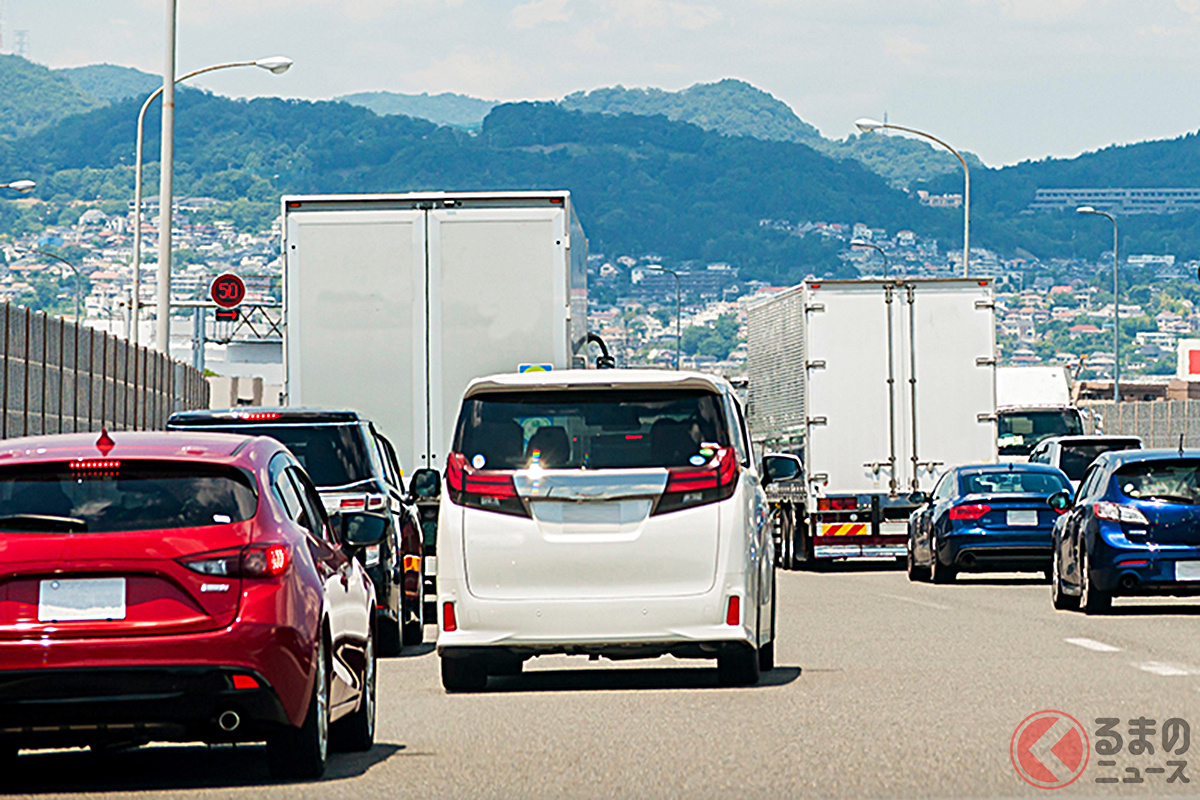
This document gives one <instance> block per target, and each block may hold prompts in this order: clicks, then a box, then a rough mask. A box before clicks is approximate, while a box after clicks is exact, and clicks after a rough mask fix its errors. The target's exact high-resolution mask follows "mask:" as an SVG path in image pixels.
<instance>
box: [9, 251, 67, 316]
mask: <svg viewBox="0 0 1200 800" xmlns="http://www.w3.org/2000/svg"><path fill="white" fill-rule="evenodd" d="M18 252H20V251H18ZM25 252H26V253H32V254H36V255H39V256H46V257H47V258H52V259H54V260H55V261H57V262H59V263H60V264H65V265H67V266H68V267H70V268H71V271H72V272H74V273H75V324H76V325H78V324H79V292H80V290H81V289H82V288H83V275H82V274H81V273H80V272H79V267H77V266H75V265H74V264H72V263H71V262H70V261H67V260H66V259H65V258H63V257H62V256H60V255H55V254H54V253H51V252H50V251H49V250H26V251H25Z"/></svg>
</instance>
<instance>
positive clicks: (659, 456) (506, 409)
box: [454, 389, 729, 469]
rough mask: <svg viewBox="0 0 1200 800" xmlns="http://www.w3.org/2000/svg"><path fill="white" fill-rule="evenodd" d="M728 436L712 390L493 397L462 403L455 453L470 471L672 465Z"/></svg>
mask: <svg viewBox="0 0 1200 800" xmlns="http://www.w3.org/2000/svg"><path fill="white" fill-rule="evenodd" d="M727 431H728V427H727V425H726V423H725V416H724V414H723V413H722V410H721V400H720V396H719V395H715V394H712V393H711V392H704V391H694V390H677V389H672V390H665V389H655V390H636V391H634V390H630V391H620V390H612V389H603V390H597V389H580V390H576V391H556V392H533V393H530V394H518V393H516V392H497V393H494V394H484V395H477V396H475V397H472V398H470V399H468V400H465V401H464V402H463V409H462V414H461V415H460V417H459V420H458V429H457V431H456V433H455V436H454V449H455V451H457V452H460V453H462V454H463V455H464V456H466V459H467V463H468V464H470V465H471V466H473V467H475V468H476V469H521V468H526V467H530V466H532V465H534V464H538V465H539V466H542V467H545V468H550V469H561V468H576V469H620V468H632V467H675V466H686V465H688V464H704V463H705V462H707V461H708V460H709V459H710V458H711V456H712V452H713V450H714V449H715V448H718V447H728V446H729V436H728V433H727ZM706 451H707V452H706Z"/></svg>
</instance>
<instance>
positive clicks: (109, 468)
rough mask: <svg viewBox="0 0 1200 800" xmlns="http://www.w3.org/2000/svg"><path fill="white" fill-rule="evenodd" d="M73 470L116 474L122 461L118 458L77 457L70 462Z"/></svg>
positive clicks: (89, 473) (94, 473)
mask: <svg viewBox="0 0 1200 800" xmlns="http://www.w3.org/2000/svg"><path fill="white" fill-rule="evenodd" d="M69 466H70V468H71V471H72V472H81V473H84V474H86V475H116V474H117V472H118V471H119V470H120V469H121V461H120V460H119V459H116V458H76V459H74V460H73V461H71V462H70V464H69Z"/></svg>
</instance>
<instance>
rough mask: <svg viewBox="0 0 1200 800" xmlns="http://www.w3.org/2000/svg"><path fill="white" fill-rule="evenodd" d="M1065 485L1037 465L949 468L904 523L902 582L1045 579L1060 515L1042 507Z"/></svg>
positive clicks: (1052, 470)
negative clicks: (1023, 575)
mask: <svg viewBox="0 0 1200 800" xmlns="http://www.w3.org/2000/svg"><path fill="white" fill-rule="evenodd" d="M1070 492H1071V482H1070V480H1069V479H1068V478H1067V476H1066V474H1065V473H1063V471H1062V470H1060V469H1058V468H1057V467H1051V466H1046V465H1043V464H1026V463H1014V464H976V465H970V466H962V467H955V468H954V469H951V470H949V471H948V472H946V474H945V475H943V476H942V477H941V480H939V481H938V482H937V485H936V486H934V489H933V494H932V496H931V497H930V498H929V500H928V502H927V503H925V504H924V505H922V506H920V507H919V508H917V509H916V510H915V511H913V513H912V515H911V516H909V518H908V556H907V558H908V577H909V579H910V580H914V581H918V580H929V579H932V580H933V582H934V583H947V582H949V581H952V580H954V577H955V575H957V574H958V572H960V571H971V572H984V571H1005V572H1008V571H1017V572H1021V571H1033V572H1044V573H1045V574H1047V575H1049V574H1050V564H1051V541H1052V534H1053V530H1054V523H1055V522H1056V521H1057V519H1058V516H1059V513H1058V512H1057V511H1055V510H1054V509H1052V508H1051V507H1050V505H1049V504H1048V502H1047V499H1048V498H1049V497H1050V496H1051V495H1055V494H1058V493H1066V495H1067V497H1070Z"/></svg>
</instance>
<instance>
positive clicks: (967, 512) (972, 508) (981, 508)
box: [949, 503, 992, 519]
mask: <svg viewBox="0 0 1200 800" xmlns="http://www.w3.org/2000/svg"><path fill="white" fill-rule="evenodd" d="M991 510H992V507H991V506H989V505H985V504H983V503H969V504H967V505H965V506H955V507H954V508H952V509H950V514H949V516H950V519H979V518H980V517H982V516H983V515H984V514H986V513H988V512H989V511H991Z"/></svg>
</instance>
